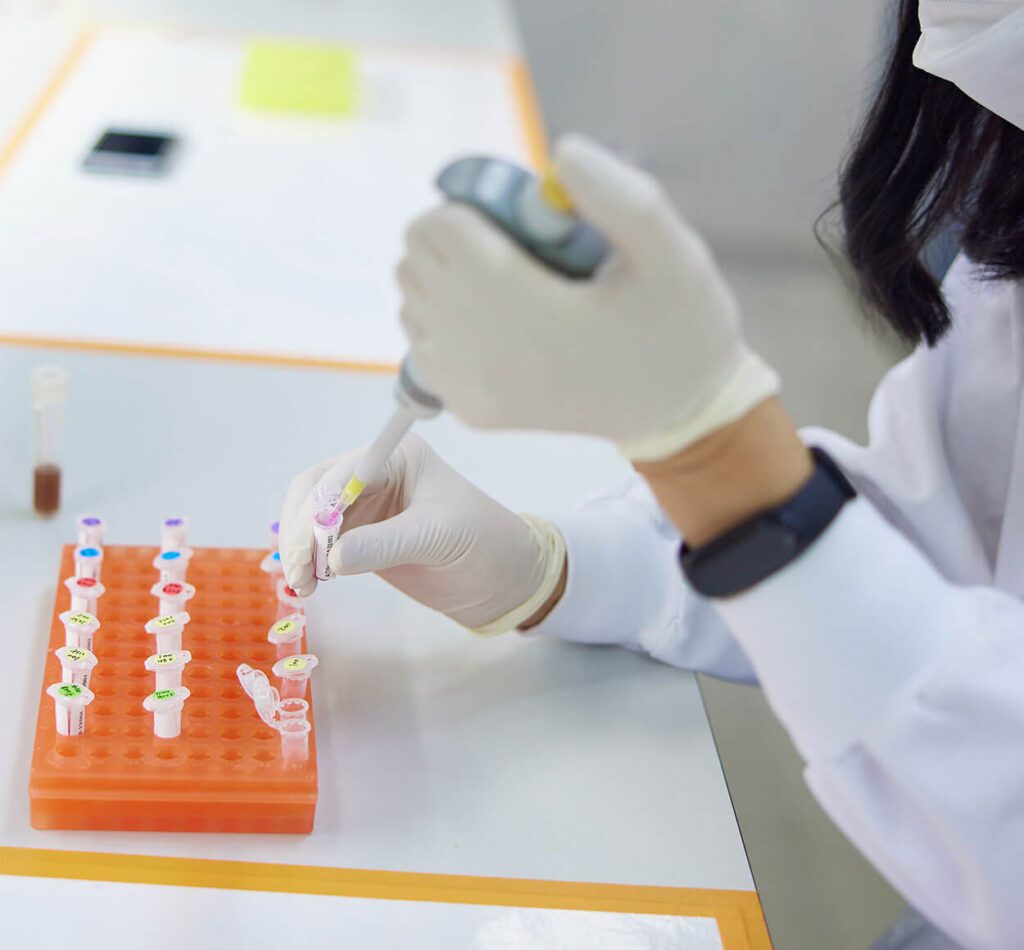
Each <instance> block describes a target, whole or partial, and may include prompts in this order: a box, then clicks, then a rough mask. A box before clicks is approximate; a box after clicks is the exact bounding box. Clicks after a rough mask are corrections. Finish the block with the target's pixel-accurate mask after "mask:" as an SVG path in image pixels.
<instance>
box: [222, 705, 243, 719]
mask: <svg viewBox="0 0 1024 950" xmlns="http://www.w3.org/2000/svg"><path fill="white" fill-rule="evenodd" d="M241 715H242V714H241V713H240V712H239V711H238V710H237V709H236V708H235V707H234V706H226V707H225V708H224V709H222V710H221V711H220V716H221V719H238V718H239V717H240V716H241Z"/></svg>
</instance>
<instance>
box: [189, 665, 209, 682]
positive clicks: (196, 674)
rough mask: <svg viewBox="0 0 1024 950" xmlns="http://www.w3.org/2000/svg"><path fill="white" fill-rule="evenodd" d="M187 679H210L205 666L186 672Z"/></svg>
mask: <svg viewBox="0 0 1024 950" xmlns="http://www.w3.org/2000/svg"><path fill="white" fill-rule="evenodd" d="M188 676H189V679H193V680H205V679H209V678H210V671H209V670H208V669H207V668H206V667H205V666H197V667H195V668H194V669H190V670H189V671H188Z"/></svg>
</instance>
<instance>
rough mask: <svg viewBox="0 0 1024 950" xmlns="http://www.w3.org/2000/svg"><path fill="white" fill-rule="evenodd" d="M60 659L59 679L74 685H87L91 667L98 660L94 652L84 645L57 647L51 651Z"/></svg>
mask: <svg viewBox="0 0 1024 950" xmlns="http://www.w3.org/2000/svg"><path fill="white" fill-rule="evenodd" d="M53 652H54V654H55V655H56V657H57V659H58V660H60V669H61V679H62V680H63V681H64V682H65V683H73V684H74V685H75V686H88V685H89V680H90V678H91V677H92V671H93V668H94V667H95V666H96V664H97V663H98V662H99V661H98V660H97V659H96V654H94V653H93V652H92V650H88V649H86V648H85V647H67V646H65V647H58V648H57V649H56V650H54V651H53Z"/></svg>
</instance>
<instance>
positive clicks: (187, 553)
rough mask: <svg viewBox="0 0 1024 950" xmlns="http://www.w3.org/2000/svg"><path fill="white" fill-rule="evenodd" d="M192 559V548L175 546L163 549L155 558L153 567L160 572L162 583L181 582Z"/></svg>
mask: <svg viewBox="0 0 1024 950" xmlns="http://www.w3.org/2000/svg"><path fill="white" fill-rule="evenodd" d="M191 560H192V549H191V548H181V549H178V548H175V549H173V550H167V551H161V552H160V553H159V554H158V555H157V556H156V557H155V558H153V567H155V568H156V569H157V570H158V571H159V572H160V582H161V583H162V584H181V583H183V582H184V580H185V575H186V574H187V573H188V564H189V561H191Z"/></svg>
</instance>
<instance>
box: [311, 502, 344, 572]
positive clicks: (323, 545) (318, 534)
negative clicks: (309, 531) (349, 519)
mask: <svg viewBox="0 0 1024 950" xmlns="http://www.w3.org/2000/svg"><path fill="white" fill-rule="evenodd" d="M343 521H344V518H343V517H342V514H341V512H340V511H339V510H338V509H337V508H321V509H320V510H319V511H317V512H316V514H314V515H313V541H314V554H313V571H314V573H315V574H316V577H317V580H321V581H329V580H330V579H331V578H332V577H334V572H333V571H332V570H331V566H330V564H329V563H328V560H329V558H330V555H331V551H332V549H333V548H334V545H335V542H336V541H337V540H338V534H339V532H340V531H341V525H342V522H343Z"/></svg>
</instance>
